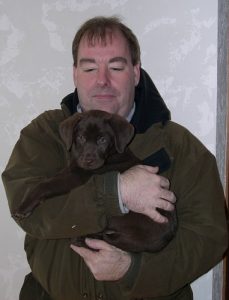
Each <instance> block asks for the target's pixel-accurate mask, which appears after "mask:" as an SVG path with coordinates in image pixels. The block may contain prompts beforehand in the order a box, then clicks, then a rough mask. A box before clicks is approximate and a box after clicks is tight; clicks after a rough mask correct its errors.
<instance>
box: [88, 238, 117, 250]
mask: <svg viewBox="0 0 229 300" xmlns="http://www.w3.org/2000/svg"><path fill="white" fill-rule="evenodd" d="M85 242H86V244H87V245H88V246H89V247H90V248H92V249H94V250H108V249H110V247H111V246H110V245H109V244H108V243H106V242H105V241H102V240H98V239H90V238H86V239H85Z"/></svg>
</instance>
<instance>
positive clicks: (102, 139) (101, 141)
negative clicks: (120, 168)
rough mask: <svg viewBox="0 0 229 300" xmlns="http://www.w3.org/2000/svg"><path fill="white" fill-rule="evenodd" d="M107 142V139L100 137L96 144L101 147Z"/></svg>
mask: <svg viewBox="0 0 229 300" xmlns="http://www.w3.org/2000/svg"><path fill="white" fill-rule="evenodd" d="M106 142H107V139H106V138H105V137H104V136H101V137H99V138H98V139H97V144H98V145H103V144H106Z"/></svg>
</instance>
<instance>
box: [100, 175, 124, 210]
mask: <svg viewBox="0 0 229 300" xmlns="http://www.w3.org/2000/svg"><path fill="white" fill-rule="evenodd" d="M96 185H97V191H98V195H99V198H100V201H101V202H102V203H103V206H104V209H105V212H106V215H107V216H119V215H122V211H121V209H120V205H119V193H118V172H109V173H106V174H103V175H102V176H97V178H96Z"/></svg>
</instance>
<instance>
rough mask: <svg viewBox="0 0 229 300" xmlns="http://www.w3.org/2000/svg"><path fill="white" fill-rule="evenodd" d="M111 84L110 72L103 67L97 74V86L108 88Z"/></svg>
mask: <svg viewBox="0 0 229 300" xmlns="http://www.w3.org/2000/svg"><path fill="white" fill-rule="evenodd" d="M109 83H110V76H109V70H108V69H107V68H106V67H101V68H99V69H98V73H97V84H98V85H99V86H106V85H109Z"/></svg>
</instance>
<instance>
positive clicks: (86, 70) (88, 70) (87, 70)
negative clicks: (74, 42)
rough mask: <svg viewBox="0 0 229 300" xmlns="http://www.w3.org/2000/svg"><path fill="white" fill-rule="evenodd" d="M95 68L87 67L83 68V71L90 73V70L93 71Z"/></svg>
mask: <svg viewBox="0 0 229 300" xmlns="http://www.w3.org/2000/svg"><path fill="white" fill-rule="evenodd" d="M95 70H96V68H88V69H84V72H86V73H90V72H93V71H95Z"/></svg>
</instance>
